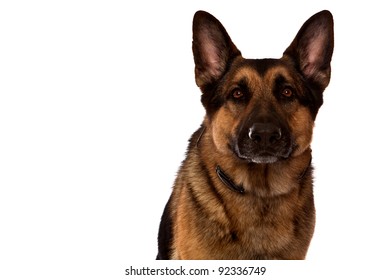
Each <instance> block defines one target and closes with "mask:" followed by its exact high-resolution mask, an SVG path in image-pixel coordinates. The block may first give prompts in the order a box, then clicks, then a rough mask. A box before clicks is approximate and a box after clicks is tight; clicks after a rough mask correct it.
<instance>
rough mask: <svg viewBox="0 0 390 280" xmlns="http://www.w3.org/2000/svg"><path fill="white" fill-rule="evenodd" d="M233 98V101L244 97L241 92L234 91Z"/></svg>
mask: <svg viewBox="0 0 390 280" xmlns="http://www.w3.org/2000/svg"><path fill="white" fill-rule="evenodd" d="M232 95H233V97H234V98H235V99H240V98H242V97H244V94H243V93H242V91H240V90H238V89H237V90H235V91H233V94H232Z"/></svg>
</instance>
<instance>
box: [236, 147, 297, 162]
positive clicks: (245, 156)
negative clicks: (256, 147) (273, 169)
mask: <svg viewBox="0 0 390 280" xmlns="http://www.w3.org/2000/svg"><path fill="white" fill-rule="evenodd" d="M234 153H235V154H236V156H237V157H238V158H240V159H242V160H245V161H247V162H251V163H257V164H268V163H275V162H277V161H279V160H283V159H287V158H288V157H289V155H290V153H291V152H290V151H287V152H284V153H280V152H276V151H266V150H262V151H257V152H254V151H242V149H240V148H239V146H238V145H235V149H234Z"/></svg>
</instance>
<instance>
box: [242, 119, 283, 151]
mask: <svg viewBox="0 0 390 280" xmlns="http://www.w3.org/2000/svg"><path fill="white" fill-rule="evenodd" d="M281 137H282V130H281V129H280V127H278V126H276V125H275V124H273V123H255V124H253V125H252V127H251V128H250V129H249V138H250V139H251V140H252V141H254V142H256V143H258V144H260V145H261V146H264V147H267V146H271V145H273V144H275V143H277V142H278V141H279V140H280V138H281Z"/></svg>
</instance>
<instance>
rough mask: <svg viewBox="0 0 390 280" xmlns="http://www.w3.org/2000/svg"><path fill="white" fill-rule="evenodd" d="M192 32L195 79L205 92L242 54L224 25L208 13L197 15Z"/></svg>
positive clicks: (202, 12)
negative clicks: (233, 60)
mask: <svg viewBox="0 0 390 280" xmlns="http://www.w3.org/2000/svg"><path fill="white" fill-rule="evenodd" d="M192 30H193V41H192V51H193V53H194V61H195V79H196V84H197V85H198V86H199V87H200V88H201V89H202V90H203V89H204V87H205V86H206V85H207V84H210V83H212V82H214V81H216V80H218V79H220V78H221V77H222V76H223V74H224V73H225V71H226V70H227V68H228V66H229V63H230V62H231V60H232V59H233V58H235V57H236V56H238V55H240V54H241V53H240V51H239V50H238V49H237V48H236V46H235V45H234V44H233V42H232V40H231V39H230V37H229V35H228V33H227V32H226V30H225V28H224V27H223V26H222V24H221V23H220V22H219V21H218V20H217V19H216V18H215V17H213V16H212V15H211V14H209V13H207V12H204V11H198V12H196V13H195V15H194V21H193V26H192Z"/></svg>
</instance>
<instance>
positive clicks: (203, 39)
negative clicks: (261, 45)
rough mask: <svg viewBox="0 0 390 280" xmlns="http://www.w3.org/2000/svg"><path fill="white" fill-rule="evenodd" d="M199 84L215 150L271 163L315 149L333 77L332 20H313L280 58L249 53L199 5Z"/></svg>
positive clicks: (195, 23)
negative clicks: (320, 112) (251, 56)
mask: <svg viewBox="0 0 390 280" xmlns="http://www.w3.org/2000/svg"><path fill="white" fill-rule="evenodd" d="M193 53H194V60H195V78H196V83H197V85H198V86H199V87H200V89H201V91H202V98H201V100H202V103H203V105H204V107H205V109H206V114H207V117H206V120H207V121H208V124H209V126H210V127H211V130H212V138H213V141H214V143H215V145H216V147H217V149H218V150H219V151H221V152H224V153H233V154H234V155H235V156H236V157H238V158H239V159H242V160H245V161H248V162H253V163H273V162H276V161H278V160H283V159H286V158H289V157H291V156H297V155H299V154H301V153H302V152H303V151H305V150H306V149H308V148H309V146H310V142H311V138H312V131H313V126H314V120H315V118H316V115H317V112H318V110H319V108H320V107H321V105H322V103H323V97H322V94H323V91H324V89H325V88H326V87H327V85H328V84H329V81H330V70H331V69H330V68H331V67H330V62H331V58H332V53H333V18H332V15H331V13H330V12H329V11H322V12H319V13H317V14H315V15H314V16H312V17H311V18H309V19H308V20H307V21H306V22H305V23H304V24H303V26H302V28H301V29H300V30H299V32H298V34H297V35H296V37H295V39H294V40H293V41H292V43H291V44H290V46H289V47H288V48H287V49H286V50H285V52H284V54H283V56H282V57H281V58H280V59H245V58H243V57H242V56H241V52H240V51H239V50H238V48H237V47H236V46H235V44H234V43H233V42H232V40H231V39H230V37H229V35H228V33H227V32H226V30H225V28H224V27H223V26H222V24H221V23H220V22H219V21H218V20H217V19H216V18H215V17H213V16H212V15H210V14H208V13H206V12H203V11H198V12H197V13H196V14H195V16H194V21H193Z"/></svg>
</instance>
